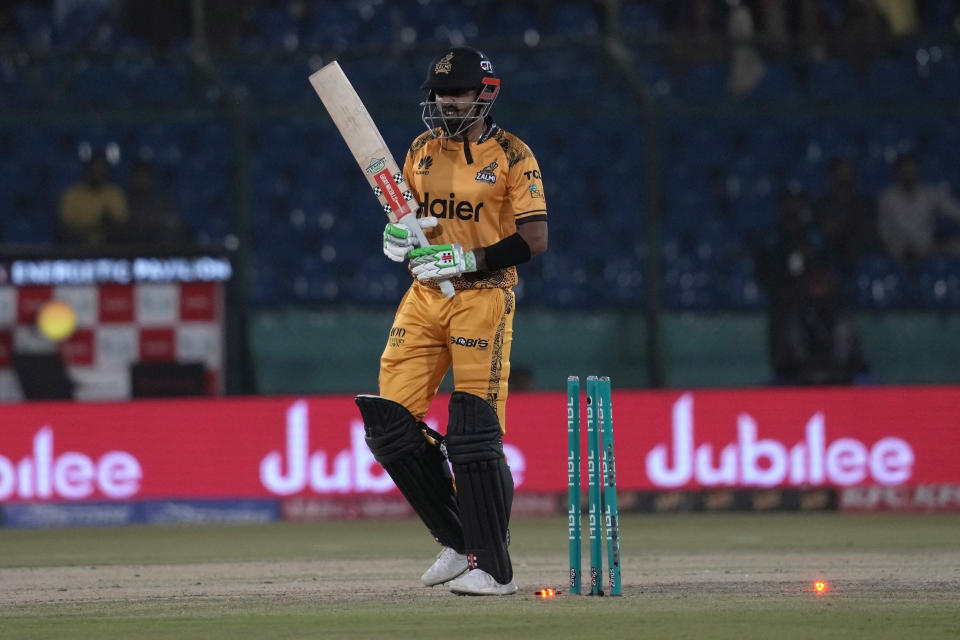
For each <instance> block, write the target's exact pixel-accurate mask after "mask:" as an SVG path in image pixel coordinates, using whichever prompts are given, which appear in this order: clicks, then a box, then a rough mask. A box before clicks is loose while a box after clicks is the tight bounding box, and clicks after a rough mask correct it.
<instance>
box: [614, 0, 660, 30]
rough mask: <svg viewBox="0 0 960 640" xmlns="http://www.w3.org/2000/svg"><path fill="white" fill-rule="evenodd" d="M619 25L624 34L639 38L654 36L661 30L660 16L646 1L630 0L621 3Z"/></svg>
mask: <svg viewBox="0 0 960 640" xmlns="http://www.w3.org/2000/svg"><path fill="white" fill-rule="evenodd" d="M621 4H622V7H621V9H620V23H621V25H622V26H623V30H624V32H626V33H630V34H636V35H639V36H655V35H657V34H659V33H660V32H661V30H662V24H661V23H662V21H661V18H660V14H659V13H657V10H656V8H655V7H653V6H652V3H650V2H647V1H646V0H630V1H628V2H623V3H621Z"/></svg>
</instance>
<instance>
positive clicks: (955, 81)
mask: <svg viewBox="0 0 960 640" xmlns="http://www.w3.org/2000/svg"><path fill="white" fill-rule="evenodd" d="M927 85H928V87H929V89H930V94H931V95H932V96H933V97H934V98H937V99H942V100H952V99H956V97H957V96H958V95H960V61H958V60H944V61H942V62H937V63H933V64H930V65H929V77H928V79H927Z"/></svg>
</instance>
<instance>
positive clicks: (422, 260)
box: [409, 242, 477, 282]
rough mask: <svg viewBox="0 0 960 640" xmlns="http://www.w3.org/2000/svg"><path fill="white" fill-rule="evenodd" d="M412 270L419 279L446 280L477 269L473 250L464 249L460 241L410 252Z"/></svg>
mask: <svg viewBox="0 0 960 640" xmlns="http://www.w3.org/2000/svg"><path fill="white" fill-rule="evenodd" d="M409 256H410V270H411V271H412V272H413V275H414V276H416V278H417V280H420V281H421V282H424V281H426V280H437V279H441V280H445V279H447V278H452V277H454V276H458V275H460V274H461V273H469V272H471V271H476V270H477V260H476V258H475V257H474V255H473V251H464V250H463V247H461V246H460V245H459V244H458V243H456V242H454V243H453V244H436V245H432V246H429V247H421V248H419V249H414V250H413V251H411V252H410V254H409Z"/></svg>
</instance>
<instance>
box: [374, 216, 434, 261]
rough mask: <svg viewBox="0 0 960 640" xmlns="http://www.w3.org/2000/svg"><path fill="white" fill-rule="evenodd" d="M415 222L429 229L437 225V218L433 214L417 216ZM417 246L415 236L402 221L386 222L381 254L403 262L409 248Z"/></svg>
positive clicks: (418, 244) (422, 227)
mask: <svg viewBox="0 0 960 640" xmlns="http://www.w3.org/2000/svg"><path fill="white" fill-rule="evenodd" d="M417 224H419V225H420V228H421V229H431V228H433V227H435V226H437V219H436V218H435V217H434V216H427V217H425V218H417ZM419 246H420V243H419V242H418V241H417V236H416V235H415V234H413V233H411V232H410V229H409V228H407V226H406V225H405V224H403V223H402V222H388V223H387V226H385V227H384V228H383V255H385V256H387V257H388V258H390V259H391V260H393V261H394V262H403V261H404V260H406V259H407V254H408V253H410V250H411V249H416V248H417V247H419Z"/></svg>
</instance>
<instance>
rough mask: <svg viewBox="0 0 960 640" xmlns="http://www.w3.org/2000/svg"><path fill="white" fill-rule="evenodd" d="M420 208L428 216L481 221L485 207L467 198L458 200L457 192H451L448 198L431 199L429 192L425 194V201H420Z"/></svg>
mask: <svg viewBox="0 0 960 640" xmlns="http://www.w3.org/2000/svg"><path fill="white" fill-rule="evenodd" d="M420 208H421V209H422V210H423V211H424V214H423V215H426V216H435V217H437V218H448V219H450V220H453V219H454V218H456V219H458V220H473V221H474V222H480V209H482V208H483V203H482V202H479V203H477V204H473V203H472V202H468V201H466V200H460V201H459V202H457V194H455V193H451V194H450V195H449V196H448V197H446V198H434V199H432V200H431V199H430V193H429V192H427V193H425V194H423V202H421V203H420Z"/></svg>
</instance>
